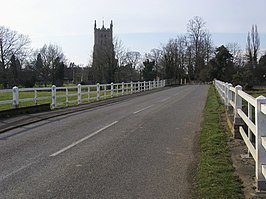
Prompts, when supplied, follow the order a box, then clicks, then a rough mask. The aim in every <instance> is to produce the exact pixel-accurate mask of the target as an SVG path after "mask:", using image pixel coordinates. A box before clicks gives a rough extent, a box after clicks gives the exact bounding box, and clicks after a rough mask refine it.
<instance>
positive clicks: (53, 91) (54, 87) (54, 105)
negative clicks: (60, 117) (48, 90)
mask: <svg viewBox="0 0 266 199" xmlns="http://www.w3.org/2000/svg"><path fill="white" fill-rule="evenodd" d="M55 108H56V86H55V85H53V86H52V109H55Z"/></svg>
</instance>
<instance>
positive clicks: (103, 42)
mask: <svg viewBox="0 0 266 199" xmlns="http://www.w3.org/2000/svg"><path fill="white" fill-rule="evenodd" d="M116 68H117V61H116V59H115V52H114V45H113V22H112V21H111V24H110V28H105V27H104V22H103V24H102V28H97V25H96V21H95V23H94V47H93V62H92V69H93V81H94V82H99V83H110V82H114V81H115V72H116Z"/></svg>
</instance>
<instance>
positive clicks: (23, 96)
mask: <svg viewBox="0 0 266 199" xmlns="http://www.w3.org/2000/svg"><path fill="white" fill-rule="evenodd" d="M127 93H128V92H127ZM127 93H125V94H127ZM121 94H122V93H121V91H119V92H117V91H115V92H114V96H119V95H121ZM96 95H97V93H96V91H95V90H91V91H90V93H89V94H88V93H87V90H82V94H81V103H88V102H93V101H96ZM110 95H111V92H110V91H106V92H104V91H102V92H100V100H102V99H106V98H110V97H111V96H110ZM51 96H52V94H51V91H38V92H37V94H36V93H35V92H34V91H23V92H19V100H20V102H19V107H26V106H33V105H39V104H47V103H50V104H51V103H52V98H51ZM56 96H57V97H56V102H57V108H60V107H64V106H73V105H77V101H78V96H77V91H76V90H75V89H72V90H71V89H70V90H68V91H67V92H66V91H65V90H63V91H57V92H56ZM35 98H36V99H37V100H35ZM27 99H32V100H31V101H27ZM8 100H10V103H9V104H0V110H6V109H11V108H14V107H13V105H12V93H11V92H4V93H2V92H0V102H1V101H8Z"/></svg>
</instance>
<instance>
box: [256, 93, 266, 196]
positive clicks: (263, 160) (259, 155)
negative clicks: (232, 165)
mask: <svg viewBox="0 0 266 199" xmlns="http://www.w3.org/2000/svg"><path fill="white" fill-rule="evenodd" d="M262 104H266V98H265V97H264V96H259V97H257V98H256V104H255V123H256V159H255V162H256V181H257V188H258V190H263V191H265V190H266V179H265V176H264V175H263V174H262V165H266V155H265V154H266V149H265V148H264V146H263V145H262V137H266V116H265V115H264V114H263V113H262V112H261V105H262Z"/></svg>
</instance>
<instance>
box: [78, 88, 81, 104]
mask: <svg viewBox="0 0 266 199" xmlns="http://www.w3.org/2000/svg"><path fill="white" fill-rule="evenodd" d="M80 103H81V85H80V84H78V104H80Z"/></svg>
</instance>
